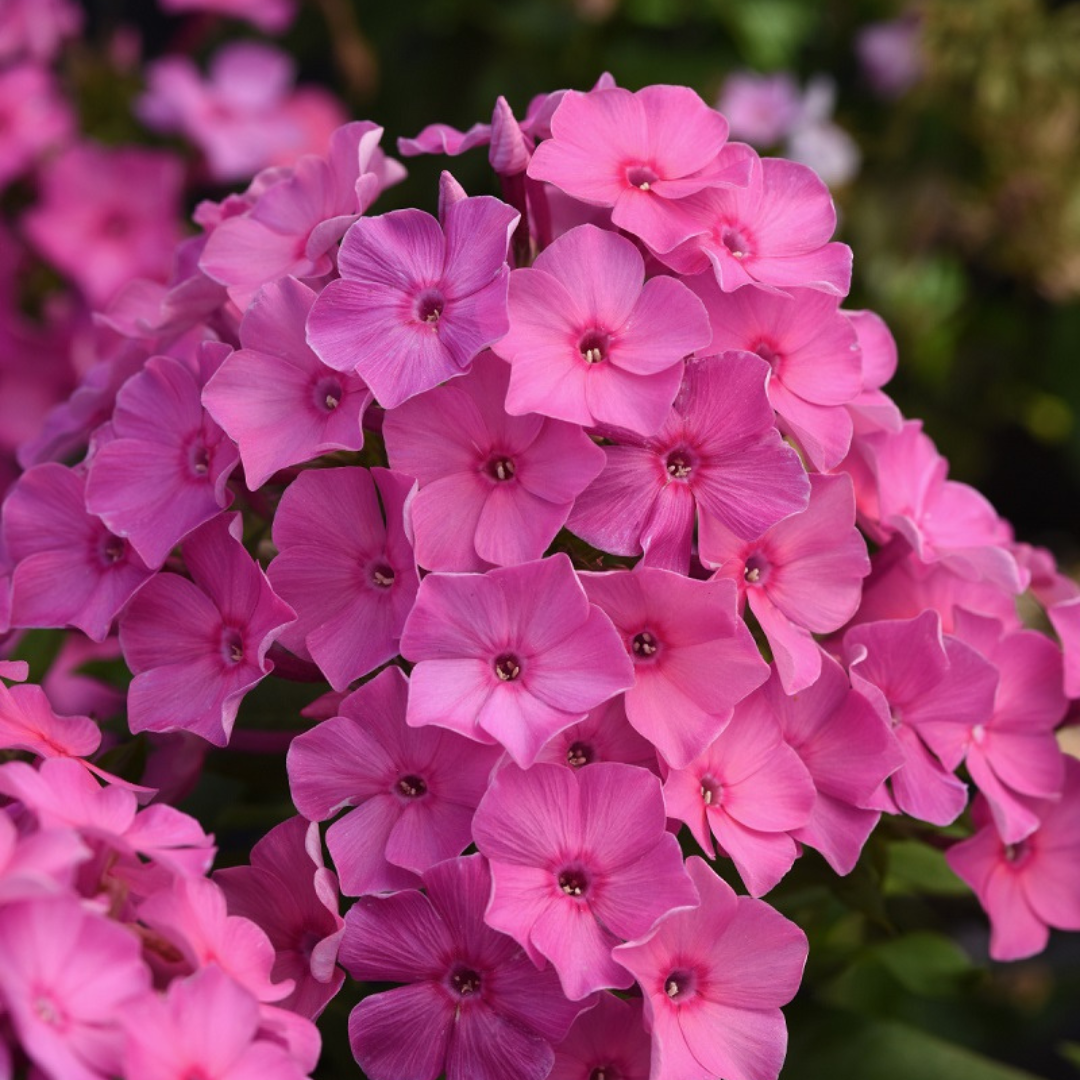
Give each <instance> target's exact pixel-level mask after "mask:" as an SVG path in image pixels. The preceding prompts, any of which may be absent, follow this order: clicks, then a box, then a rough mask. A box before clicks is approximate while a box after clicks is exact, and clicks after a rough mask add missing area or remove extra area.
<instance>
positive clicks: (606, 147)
mask: <svg viewBox="0 0 1080 1080" xmlns="http://www.w3.org/2000/svg"><path fill="white" fill-rule="evenodd" d="M727 134H728V124H727V121H726V120H725V119H724V118H723V117H722V116H721V115H720V114H719V113H718V112H716V110H715V109H710V108H709V106H708V105H706V104H705V102H703V101H702V100H701V98H700V97H698V95H697V94H696V93H694V91H693V90H690V89H689V88H688V87H683V86H647V87H645V88H644V89H643V90H639V91H638V92H637V93H636V94H632V93H631V92H630V91H629V90H624V89H622V88H621V87H612V88H609V89H602V90H593V91H591V92H590V93H588V94H581V93H577V92H576V91H573V90H570V91H567V93H566V94H564V95H563V98H562V101H561V102H560V103H559V107H558V109H556V111H555V114H554V115H553V116H552V118H551V138H550V139H547V140H545V141H544V142H542V143H541V144H540V145H539V146H538V147H537V148H536V151H535V153H534V154H533V157H532V161H530V163H529V170H528V171H529V176H531V177H532V178H533V179H534V180H547V181H548V182H549V183H552V184H554V185H555V186H556V187H558V188H561V189H562V190H563V191H565V192H566V193H567V194H568V195H572V196H573V197H574V198H575V199H580V200H582V201H583V202H586V203H590V204H592V205H594V206H607V207H611V220H612V222H613V223H614V224H615V225H616V226H617V227H618V228H620V229H625V230H626V231H627V232H630V233H633V234H634V235H635V236H640V237H641V238H642V239H643V240H644V241H645V242H646V243H647V244H648V245H649V246H650V247H652V248H653V249H654V250H656V251H670V250H671V248H673V247H675V245H676V244H678V243H679V242H680V241H682V240H684V239H685V238H686V233H685V232H683V231H681V229H680V227H679V226H680V224H681V222H680V221H679V220H678V219H677V218H676V219H674V220H673V218H672V215H671V213H670V206H671V203H672V201H673V200H678V199H681V198H683V197H684V196H687V195H690V194H692V193H694V192H696V191H701V190H702V189H703V188H708V187H712V186H715V185H717V184H723V183H727V184H730V183H745V175H746V174H745V171H743V170H741V169H736V170H735V171H734V172H729V171H728V170H727V169H726V165H727V163H726V162H725V161H723V160H722V159H721V158H719V157H718V155H719V153H720V150H721V148H722V147H723V146H724V143H725V142H726V141H727Z"/></svg>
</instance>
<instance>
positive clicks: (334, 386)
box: [311, 375, 345, 412]
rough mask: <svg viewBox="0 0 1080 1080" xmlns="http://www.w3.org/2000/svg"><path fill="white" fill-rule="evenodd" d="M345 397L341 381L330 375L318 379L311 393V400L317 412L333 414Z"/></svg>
mask: <svg viewBox="0 0 1080 1080" xmlns="http://www.w3.org/2000/svg"><path fill="white" fill-rule="evenodd" d="M344 396H345V392H344V390H343V389H342V386H341V380H340V379H335V378H334V377H333V376H330V375H327V376H325V377H324V378H321V379H316V381H315V385H314V387H312V391H311V400H312V402H313V403H314V405H315V409H316V411H317V412H333V411H334V410H335V409H336V408H337V407H338V406H339V405H340V404H341V399H342V398H343V397H344Z"/></svg>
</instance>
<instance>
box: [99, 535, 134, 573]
mask: <svg viewBox="0 0 1080 1080" xmlns="http://www.w3.org/2000/svg"><path fill="white" fill-rule="evenodd" d="M126 554H127V541H126V540H125V539H124V538H123V537H121V536H113V534H112V533H111V532H107V533H105V534H104V536H102V537H101V539H100V540H99V541H98V558H99V559H100V560H101V564H102V565H103V566H115V565H116V564H117V563H118V562H122V561H123V559H124V556H125V555H126Z"/></svg>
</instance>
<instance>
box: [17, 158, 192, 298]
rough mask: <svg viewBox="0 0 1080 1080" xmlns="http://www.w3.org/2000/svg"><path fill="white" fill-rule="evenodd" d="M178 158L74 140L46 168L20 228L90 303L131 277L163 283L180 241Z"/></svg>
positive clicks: (104, 295) (180, 187)
mask: <svg viewBox="0 0 1080 1080" xmlns="http://www.w3.org/2000/svg"><path fill="white" fill-rule="evenodd" d="M182 187H183V169H182V166H181V162H180V159H179V158H177V157H175V156H174V155H173V154H170V153H166V152H164V151H161V150H147V149H143V148H142V147H130V146H125V147H119V148H115V149H114V148H106V147H103V146H98V145H96V144H94V143H89V142H83V143H75V144H73V145H71V146H69V147H68V148H67V149H65V150H64V152H63V153H62V154H60V155H59V156H57V157H55V158H53V159H52V160H51V161H50V162H49V163H48V164H47V165H46V166H45V167H44V168H43V170H42V174H41V200H40V201H39V202H38V203H37V205H35V206H34V207H32V208H31V209H30V210H28V211H27V212H26V214H25V216H24V218H23V226H24V228H25V230H26V234H27V236H28V237H29V239H30V241H31V243H32V244H33V245H34V247H36V248H37V249H38V251H40V252H41V254H42V255H43V256H44V257H45V258H46V259H47V260H48V261H49V262H51V263H52V264H53V265H54V266H55V267H57V269H59V270H60V271H62V272H63V273H64V274H66V275H67V276H68V277H70V278H71V280H72V281H74V282H75V283H76V284H77V285H78V286H79V288H80V289H81V290H82V291H83V292H84V293H85V295H86V297H87V299H88V300H89V301H90V303H91V304H93V305H101V304H104V303H106V302H108V301H109V300H110V299H111V297H112V296H113V295H114V294H115V293H116V291H117V289H118V288H119V287H120V286H121V285H123V284H124V283H125V282H126V281H127V280H128V279H129V278H133V277H149V278H153V279H155V280H158V281H164V280H165V278H166V277H167V276H168V273H169V263H170V260H171V259H172V253H173V249H174V248H175V247H176V245H177V243H178V242H179V240H180V237H181V233H180V194H181V189H182Z"/></svg>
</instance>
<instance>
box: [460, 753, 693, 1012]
mask: <svg viewBox="0 0 1080 1080" xmlns="http://www.w3.org/2000/svg"><path fill="white" fill-rule="evenodd" d="M473 839H474V840H475V841H476V846H477V848H478V849H479V850H480V852H481V854H483V855H485V856H486V857H487V858H488V860H489V861H490V863H491V877H492V881H493V887H492V893H491V901H490V903H489V904H488V908H487V912H486V913H485V915H484V920H485V922H486V923H487V924H488V925H489V926H492V927H494V928H495V929H496V930H501V931H503V932H504V933H507V934H509V935H510V936H511V937H513V938H514V939H515V940H516V941H518V942H519V943H520V944H521V946H522V948H524V949H525V951H526V952H527V953H528V954H529V956H531V957H532V959H533V962H534V963H535V964H537V966H541V965H543V964H544V962H545V960H548V961H550V962H551V964H552V966H553V967H554V968H555V970H556V971H557V972H558V974H559V979H560V981H561V983H562V988H563V993H564V994H566V996H567V997H568V998H570V999H571V1000H573V1001H580V1000H581V999H583V998H585V997H587V996H588V995H589V994H591V993H592V992H593V991H594V990H600V989H603V988H604V987H618V988H622V989H625V988H626V987H628V986H629V985H630V983H631V979H630V978H629V976H628V975H627V973H626V971H625V970H624V969H623V968H622V967H621V966H620V965H619V964H617V963H615V961H613V960H612V958H611V950H612V947H613V946H615V945H616V944H618V943H619V942H620V941H626V940H629V939H630V938H636V937H639V936H641V935H642V934H644V933H646V932H647V931H648V930H649V929H651V928H652V926H653V925H654V924H655V922H656V921H657V919H659V918H660V917H661V916H663V915H665V914H666V913H667V912H668V911H670V910H672V909H673V908H677V907H693V906H695V905H696V904H697V893H696V891H695V890H694V887H693V885H692V884H691V882H690V879H689V877H687V875H686V871H685V870H684V869H683V864H682V853H681V851H680V850H679V844H678V841H677V840H676V839H675V837H674V836H673V835H672V834H671V833H670V832H668V831H667V828H666V817H665V812H664V799H663V796H662V794H661V791H660V781H659V780H658V779H657V777H656V776H654V775H653V774H652V773H651V772H649V771H648V770H646V769H638V768H635V767H634V766H632V765H623V764H621V763H616V762H600V763H598V764H594V765H590V766H587V767H585V768H582V769H566V768H563V767H562V766H560V765H546V764H537V765H534V766H533V767H532V768H531V769H529V770H528V771H523V770H521V769H518V768H517V767H516V766H514V765H507V766H506V767H505V768H503V769H500V770H499V772H497V773H496V774H495V776H494V777H493V779H492V782H491V785H490V786H489V788H488V791H487V793H486V794H485V795H484V798H483V800H482V801H481V803H480V806H479V807H478V808H477V811H476V816H475V817H474V819H473Z"/></svg>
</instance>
